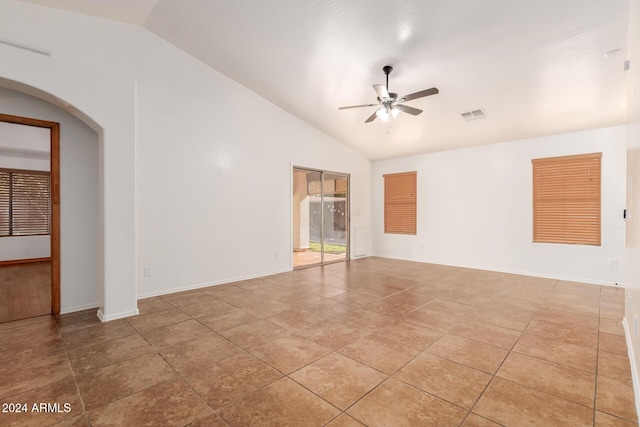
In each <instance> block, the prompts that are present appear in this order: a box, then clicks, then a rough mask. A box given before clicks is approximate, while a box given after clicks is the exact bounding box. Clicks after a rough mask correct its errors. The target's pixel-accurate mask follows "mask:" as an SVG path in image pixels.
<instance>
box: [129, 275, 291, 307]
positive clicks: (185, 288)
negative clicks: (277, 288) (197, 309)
mask: <svg viewBox="0 0 640 427" xmlns="http://www.w3.org/2000/svg"><path fill="white" fill-rule="evenodd" d="M291 271H292V270H291V268H284V269H280V270H274V271H271V272H267V273H260V274H254V275H249V276H242V277H236V278H233V279H224V280H217V281H215V282H206V283H197V284H195V285H187V286H182V287H179V288H172V289H165V290H162V291H157V292H147V293H144V294H138V299H139V300H140V299H144V298H150V297H157V296H160V295H168V294H173V293H176V292H182V291H191V290H194V289H200V288H207V287H209V286H217V285H224V284H228V283H235V282H241V281H243V280H250V279H259V278H261V277H265V278H266V277H267V276H271V275H274V274H280V273H289V272H291Z"/></svg>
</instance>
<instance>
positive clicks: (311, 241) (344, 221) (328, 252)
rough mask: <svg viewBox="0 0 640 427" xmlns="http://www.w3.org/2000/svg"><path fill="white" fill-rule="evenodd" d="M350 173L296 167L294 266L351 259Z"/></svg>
mask: <svg viewBox="0 0 640 427" xmlns="http://www.w3.org/2000/svg"><path fill="white" fill-rule="evenodd" d="M348 248H349V175H347V174H341V173H336V172H325V171H318V170H310V169H302V168H294V169H293V266H294V268H296V267H308V266H312V265H322V264H327V263H331V262H336V261H344V260H346V259H348V253H349V251H348Z"/></svg>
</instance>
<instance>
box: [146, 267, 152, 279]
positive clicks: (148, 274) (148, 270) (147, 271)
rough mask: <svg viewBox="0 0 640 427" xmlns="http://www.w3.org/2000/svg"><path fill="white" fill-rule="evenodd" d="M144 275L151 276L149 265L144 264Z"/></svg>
mask: <svg viewBox="0 0 640 427" xmlns="http://www.w3.org/2000/svg"><path fill="white" fill-rule="evenodd" d="M144 277H151V267H149V266H146V267H145V268H144Z"/></svg>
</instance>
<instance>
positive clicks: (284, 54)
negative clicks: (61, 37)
mask: <svg viewBox="0 0 640 427" xmlns="http://www.w3.org/2000/svg"><path fill="white" fill-rule="evenodd" d="M24 1H29V2H31V3H37V4H41V5H46V6H48V7H57V8H61V9H65V10H70V11H74V12H77V13H83V14H89V15H95V16H98V17H102V18H107V19H115V20H119V21H123V22H127V23H131V24H135V25H142V26H144V27H145V28H147V29H149V30H150V31H152V32H154V33H155V34H157V35H158V36H160V37H162V38H164V39H166V40H167V41H169V42H171V43H173V44H174V45H176V46H178V47H180V48H181V49H183V50H185V51H186V52H188V53H190V54H192V55H193V56H195V57H197V58H199V59H200V60H202V61H203V62H205V63H207V64H209V65H210V66H211V67H213V68H215V69H216V70H218V71H220V72H222V73H224V74H225V75H227V76H229V77H230V78H232V79H234V80H236V81H237V82H239V83H241V84H242V85H244V86H246V87H248V88H249V89H251V90H253V91H254V92H256V93H258V94H260V95H262V96H263V97H265V98H266V99H268V100H270V101H271V102H273V103H274V104H276V105H278V106H280V107H282V108H283V109H285V110H287V111H289V112H290V113H292V114H294V115H295V116H297V117H299V118H300V119H302V120H304V121H305V122H308V123H309V124H311V125H313V126H315V127H316V128H318V129H320V130H321V131H323V132H325V133H326V134H328V135H330V136H332V137H334V138H336V139H337V140H339V141H340V142H342V143H344V144H347V145H349V146H351V147H353V148H354V149H355V150H357V151H359V152H360V153H362V154H363V155H365V156H367V157H368V158H370V159H382V158H389V157H397V156H402V155H410V154H417V153H425V152H432V151H439V150H446V149H454V148H461V147H468V146H473V145H479V144H488V143H494V142H500V141H509V140H515V139H521V138H529V137H535V136H542V135H548V134H555V133H562V132H569V131H575V130H582V129H591V128H597V127H605V126H611V125H618V124H623V123H625V121H626V79H625V73H624V71H623V62H624V60H625V59H626V52H625V51H624V48H625V47H626V37H627V26H628V22H627V21H628V8H629V2H628V0H561V1H558V0H537V1H514V0H483V1H478V0H457V1H451V0H384V1H381V0H349V1H344V0H296V1H282V0H253V1H248V0H245V1H240V0H236V1H229V0H181V1H176V0H157V1H151V0H117V1H108V2H107V1H104V0H24ZM616 49H623V51H622V52H621V53H620V54H617V55H609V57H608V58H605V55H604V54H605V52H609V51H613V50H616ZM386 64H390V65H393V67H394V71H393V72H392V74H391V76H390V81H389V89H390V90H391V91H393V92H397V93H399V94H400V95H405V94H408V93H412V92H416V91H419V90H422V89H427V88H430V87H434V86H435V87H437V88H438V89H439V90H440V94H438V95H435V96H430V97H427V98H422V99H417V100H413V101H409V102H407V105H410V106H412V107H416V108H420V109H423V110H424V113H422V114H421V115H419V116H415V117H414V116H410V115H407V114H402V115H400V116H399V117H398V119H396V120H393V121H390V122H389V123H384V122H381V121H380V120H376V121H374V122H373V123H368V124H365V123H364V120H365V119H366V118H367V117H368V116H369V115H370V114H371V113H372V112H373V111H374V110H375V108H373V107H370V108H362V109H352V110H344V111H338V107H340V106H344V105H353V104H367V103H375V102H376V100H375V98H376V95H375V92H374V91H373V89H372V87H371V85H372V84H375V83H384V74H383V72H382V67H383V66H384V65H386ZM477 108H483V109H484V110H485V111H486V113H487V116H488V117H487V118H486V119H483V120H476V121H470V122H467V121H465V120H463V119H462V118H461V117H460V113H463V112H466V111H470V110H474V109H477ZM248 119H250V117H248Z"/></svg>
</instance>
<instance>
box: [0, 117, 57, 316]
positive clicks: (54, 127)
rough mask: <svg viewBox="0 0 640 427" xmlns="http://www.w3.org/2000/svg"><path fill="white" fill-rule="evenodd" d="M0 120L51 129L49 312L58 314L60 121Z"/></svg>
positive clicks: (19, 118) (18, 118) (2, 118)
mask: <svg viewBox="0 0 640 427" xmlns="http://www.w3.org/2000/svg"><path fill="white" fill-rule="evenodd" d="M0 122H6V123H15V124H19V125H25V126H34V127H39V128H47V129H49V130H50V131H51V132H50V134H51V141H50V153H51V159H50V162H51V166H50V169H51V236H50V239H49V240H50V245H51V253H50V255H51V314H60V123H57V122H49V121H46V120H39V119H32V118H29V117H20V116H11V115H8V114H0Z"/></svg>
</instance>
